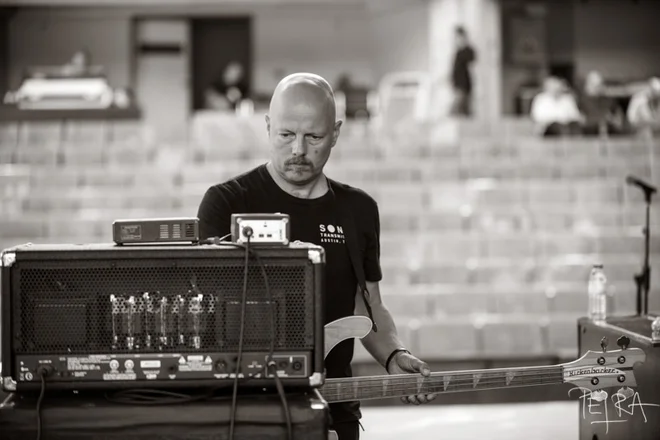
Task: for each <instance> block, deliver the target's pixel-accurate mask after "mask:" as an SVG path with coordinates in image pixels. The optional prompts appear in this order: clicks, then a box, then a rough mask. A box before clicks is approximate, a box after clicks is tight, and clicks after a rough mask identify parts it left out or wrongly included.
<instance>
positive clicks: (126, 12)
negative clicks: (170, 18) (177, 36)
mask: <svg viewBox="0 0 660 440" xmlns="http://www.w3.org/2000/svg"><path fill="white" fill-rule="evenodd" d="M372 12H373V19H372V18H371V17H372ZM237 14H238V15H246V14H249V15H251V16H252V17H253V26H254V28H253V33H254V42H253V44H254V48H253V49H254V57H255V59H254V66H255V70H254V72H253V81H254V87H255V91H257V92H263V93H268V92H270V91H271V90H272V88H273V87H274V86H275V84H276V82H277V80H278V79H279V78H280V77H281V76H282V75H284V74H287V73H290V72H294V71H300V70H303V71H313V72H316V73H319V74H321V75H323V76H325V77H327V78H328V80H330V81H331V82H332V81H335V80H336V79H337V77H338V76H339V75H340V74H342V73H345V72H348V73H350V74H351V76H352V77H353V79H354V80H355V82H357V83H359V84H362V85H366V86H374V85H376V83H377V81H378V80H379V79H380V77H381V76H382V75H383V74H384V73H386V72H387V71H390V70H415V69H423V70H425V69H426V68H427V65H428V63H427V60H428V49H427V47H428V46H427V44H426V40H427V34H426V20H425V9H424V6H423V3H419V5H415V6H414V7H411V8H406V9H401V7H398V9H397V10H396V11H394V12H393V11H370V10H368V9H367V8H366V7H364V5H361V6H359V7H358V6H351V5H347V4H343V5H341V4H340V5H338V6H321V5H306V6H300V5H299V6H285V5H283V6H279V7H270V6H263V5H252V6H242V7H238V6H208V5H207V6H204V5H201V6H197V7H188V8H185V9H183V8H177V7H170V6H168V7H162V8H155V7H151V8H144V7H142V8H138V7H134V8H130V9H129V8H58V9H52V8H49V9H46V8H30V9H24V10H21V11H20V12H19V13H18V14H17V15H16V16H15V17H14V18H13V19H12V22H11V29H10V45H11V47H10V85H11V86H12V87H14V88H15V87H17V86H18V84H19V83H20V80H21V76H22V69H24V68H25V67H26V66H31V65H40V64H41V65H43V64H62V63H65V62H66V61H68V59H69V58H70V57H71V55H72V54H73V53H74V52H75V51H76V50H77V49H78V48H79V47H80V46H81V45H82V44H84V45H85V46H86V47H87V48H88V49H89V50H90V52H91V53H92V54H93V60H94V62H95V63H98V64H102V65H104V66H106V69H107V75H108V77H109V79H110V81H111V84H112V85H113V86H116V87H123V86H127V85H129V84H130V81H131V69H132V68H131V65H130V60H131V40H130V35H131V34H130V32H131V17H134V16H138V15H183V16H186V15H192V16H194V15H237ZM420 22H421V24H420ZM392 29H394V30H392Z"/></svg>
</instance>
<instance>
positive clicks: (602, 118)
mask: <svg viewBox="0 0 660 440" xmlns="http://www.w3.org/2000/svg"><path fill="white" fill-rule="evenodd" d="M579 106H580V110H581V111H582V115H583V116H584V123H583V125H582V134H584V135H587V136H595V135H600V136H608V135H613V134H619V133H622V132H623V124H624V120H623V119H624V118H623V112H622V110H621V108H620V107H619V106H618V104H617V101H616V100H615V99H614V98H612V97H610V96H607V93H606V88H605V81H604V80H603V76H602V75H601V74H600V73H599V72H597V71H591V72H589V73H588V74H587V77H586V79H585V82H584V87H583V89H582V91H581V93H580V96H579Z"/></svg>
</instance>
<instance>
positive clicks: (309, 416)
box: [0, 390, 329, 440]
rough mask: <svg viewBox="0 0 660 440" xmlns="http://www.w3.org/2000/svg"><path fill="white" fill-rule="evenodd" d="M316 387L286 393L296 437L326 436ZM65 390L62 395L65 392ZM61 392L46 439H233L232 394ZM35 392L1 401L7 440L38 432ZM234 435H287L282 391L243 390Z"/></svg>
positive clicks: (267, 439)
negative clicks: (172, 399) (150, 401)
mask: <svg viewBox="0 0 660 440" xmlns="http://www.w3.org/2000/svg"><path fill="white" fill-rule="evenodd" d="M315 391H316V390H311V391H309V392H308V393H300V392H295V393H287V403H288V409H289V414H290V420H291V425H292V426H291V427H292V431H293V440H327V439H328V438H329V437H328V429H329V427H328V422H329V412H328V404H327V403H326V402H325V401H324V400H323V398H322V397H321V396H320V395H319V394H318V392H315ZM62 394H63V395H62ZM91 394H98V393H83V392H81V393H79V394H77V395H76V396H72V395H66V393H58V394H55V395H54V396H50V395H48V396H47V397H46V398H45V402H46V403H47V404H45V405H44V407H43V408H42V410H41V420H42V436H41V438H42V439H47V440H99V439H102V440H229V423H230V420H231V398H229V399H221V398H216V399H210V400H206V401H198V402H187V403H179V404H170V405H139V404H138V403H139V402H138V403H135V404H131V403H124V404H121V405H120V404H116V403H112V402H109V401H108V400H106V399H104V398H103V397H102V396H98V395H97V396H94V395H91ZM35 407H36V398H35V396H31V395H25V394H20V395H18V394H11V395H10V396H9V397H8V398H7V400H6V401H5V404H4V405H2V403H1V402H0V426H2V435H1V437H2V440H25V439H31V438H34V437H35V434H36V432H35V431H36V430H37V411H36V409H35ZM235 422H236V425H235V428H236V431H235V435H234V440H286V439H287V438H288V437H287V431H286V419H285V413H284V410H283V409H282V402H281V401H280V398H279V396H278V395H277V394H272V393H271V394H261V395H239V397H238V400H237V405H236V418H235Z"/></svg>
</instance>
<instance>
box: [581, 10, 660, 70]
mask: <svg viewBox="0 0 660 440" xmlns="http://www.w3.org/2000/svg"><path fill="white" fill-rule="evenodd" d="M575 14H576V16H575V26H576V28H575V57H576V61H577V66H576V67H577V72H578V75H580V76H582V75H584V74H586V73H587V72H589V70H591V69H597V70H600V71H602V72H603V74H604V75H605V76H606V77H608V78H614V79H621V80H627V79H642V78H647V77H648V76H650V75H653V74H655V75H660V57H658V52H659V51H660V26H658V17H660V1H655V0H653V1H649V0H646V1H640V2H632V1H620V0H619V1H617V0H594V1H591V2H588V3H586V4H583V3H579V4H576V6H575Z"/></svg>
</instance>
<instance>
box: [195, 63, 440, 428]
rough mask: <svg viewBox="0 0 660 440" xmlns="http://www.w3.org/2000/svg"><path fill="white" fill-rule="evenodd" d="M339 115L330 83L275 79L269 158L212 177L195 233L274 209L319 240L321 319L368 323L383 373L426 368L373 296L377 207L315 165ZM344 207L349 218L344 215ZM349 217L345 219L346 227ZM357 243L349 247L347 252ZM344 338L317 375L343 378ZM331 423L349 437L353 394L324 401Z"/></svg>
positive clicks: (332, 138) (321, 162)
mask: <svg viewBox="0 0 660 440" xmlns="http://www.w3.org/2000/svg"><path fill="white" fill-rule="evenodd" d="M341 125H342V122H341V121H337V120H336V115H335V100H334V94H333V91H332V88H331V87H330V85H329V84H328V82H327V81H326V80H324V79H323V78H321V77H320V76H318V75H314V74H309V73H299V74H294V75H290V76H288V77H286V78H284V79H283V80H282V81H281V82H280V83H279V84H278V85H277V87H276V88H275V91H274V93H273V96H272V98H271V102H270V108H269V112H268V115H266V128H267V132H268V138H269V140H270V160H269V161H268V162H267V163H266V164H264V165H260V166H258V167H257V168H255V169H253V170H251V171H248V172H247V173H245V174H242V175H240V176H238V177H236V178H234V179H231V180H229V181H228V182H224V183H221V184H219V185H215V186H212V187H211V188H209V189H208V191H207V192H206V194H205V195H204V198H203V200H202V202H201V205H200V207H199V212H198V218H199V221H200V234H201V237H202V238H210V237H222V236H225V235H226V234H229V232H230V218H231V214H232V213H268V212H282V213H287V214H289V216H290V218H291V238H292V240H300V241H303V242H309V243H314V244H317V245H320V246H323V247H324V249H325V251H326V286H325V292H326V295H327V297H326V310H325V322H326V323H329V322H332V321H334V320H336V319H339V318H343V317H346V316H351V315H354V314H358V315H368V316H370V317H371V318H372V320H373V321H374V322H375V324H376V326H377V328H376V330H377V331H372V332H371V333H370V334H369V335H368V336H367V337H366V338H364V339H363V340H362V342H363V344H364V346H365V347H366V348H367V350H368V351H369V353H371V355H372V356H373V357H374V359H375V360H376V361H378V362H379V363H380V364H381V365H382V366H383V367H385V368H386V369H387V371H388V372H389V373H390V374H396V373H403V372H410V373H413V372H419V373H422V374H423V375H425V376H428V375H429V374H430V370H429V368H428V366H427V365H426V364H425V363H424V362H422V361H421V360H419V359H418V358H416V357H415V356H413V355H412V354H410V352H408V351H407V350H405V347H404V345H403V344H402V343H401V340H400V339H399V337H398V335H397V331H396V326H395V325H394V321H393V320H392V316H391V315H390V313H389V311H388V310H387V308H386V307H385V305H384V304H383V302H382V300H381V294H380V289H379V284H378V282H379V281H380V280H381V278H382V274H381V269H380V262H379V257H380V243H379V236H380V223H379V214H378V206H377V204H376V202H375V200H374V199H373V198H371V197H370V196H369V195H368V194H366V193H365V192H364V191H361V190H359V189H357V188H353V187H350V186H348V185H344V184H341V183H339V182H336V181H334V180H331V179H329V178H327V177H326V176H325V174H324V173H323V168H324V166H325V164H326V162H327V161H328V158H329V157H330V153H331V151H332V148H333V147H334V146H335V144H336V143H337V138H338V137H339V132H340V128H341ZM346 212H350V213H351V214H352V215H351V217H352V218H353V220H354V221H351V222H348V221H347V220H346ZM348 223H352V226H348ZM348 227H354V228H355V229H356V230H355V231H354V232H355V233H354V234H350V235H351V236H352V237H355V239H356V240H357V241H358V243H357V244H358V246H356V247H355V248H354V249H359V253H360V255H359V259H358V261H361V262H363V264H362V267H358V269H357V270H359V271H360V272H363V275H364V279H365V281H366V283H365V284H366V290H367V291H368V294H366V293H364V292H363V291H362V289H361V288H359V287H358V284H359V283H358V278H359V276H358V274H357V273H356V271H357V270H356V269H354V266H353V265H352V263H351V258H350V254H349V246H351V244H350V243H349V244H347V240H348V239H349V237H348V236H349V233H347V228H348ZM356 252H357V251H356ZM353 344H354V341H353V340H348V341H344V342H342V343H341V344H339V345H337V346H336V347H335V348H334V349H333V350H332V351H331V352H330V354H329V355H328V357H327V358H326V362H325V367H326V377H328V378H333V377H351V375H352V372H351V366H350V364H351V360H352V358H353V347H354V345H353ZM434 397H435V396H434V395H424V394H421V395H417V396H409V397H403V398H402V400H403V401H404V402H407V403H413V404H419V403H425V402H427V401H430V400H432V399H433V398H434ZM330 414H331V419H332V428H333V429H334V430H335V431H336V432H337V434H338V436H339V440H353V439H358V438H359V422H358V420H359V419H360V417H361V414H360V409H359V402H348V403H338V404H331V405H330Z"/></svg>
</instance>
